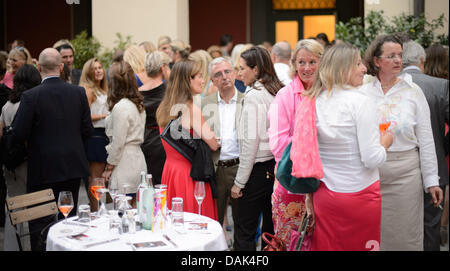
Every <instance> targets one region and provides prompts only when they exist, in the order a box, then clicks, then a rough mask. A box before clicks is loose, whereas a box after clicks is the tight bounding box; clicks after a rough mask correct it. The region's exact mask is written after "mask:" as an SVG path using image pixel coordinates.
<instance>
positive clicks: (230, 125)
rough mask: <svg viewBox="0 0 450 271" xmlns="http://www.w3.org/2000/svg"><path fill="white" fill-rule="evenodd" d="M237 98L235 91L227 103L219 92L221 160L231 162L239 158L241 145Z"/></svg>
mask: <svg viewBox="0 0 450 271" xmlns="http://www.w3.org/2000/svg"><path fill="white" fill-rule="evenodd" d="M237 96H238V95H237V90H234V96H233V97H232V98H231V99H230V102H229V103H227V102H226V101H225V100H223V99H222V98H221V97H220V92H219V91H218V92H217V101H218V107H219V119H220V136H221V138H220V139H221V148H220V157H219V160H229V159H234V158H237V157H239V145H238V141H237V134H236V103H237Z"/></svg>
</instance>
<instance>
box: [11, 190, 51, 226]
mask: <svg viewBox="0 0 450 271" xmlns="http://www.w3.org/2000/svg"><path fill="white" fill-rule="evenodd" d="M54 200H55V196H54V195H53V190H52V189H46V190H42V191H38V192H33V193H28V194H24V195H20V196H16V197H11V198H8V199H6V206H7V208H8V211H9V216H10V219H11V224H12V225H14V226H15V225H17V224H20V223H23V222H28V221H31V220H35V219H38V218H41V217H45V216H49V215H54V214H56V213H58V207H57V206H56V202H55V201H54ZM49 201H50V202H49ZM43 203H44V204H43Z"/></svg>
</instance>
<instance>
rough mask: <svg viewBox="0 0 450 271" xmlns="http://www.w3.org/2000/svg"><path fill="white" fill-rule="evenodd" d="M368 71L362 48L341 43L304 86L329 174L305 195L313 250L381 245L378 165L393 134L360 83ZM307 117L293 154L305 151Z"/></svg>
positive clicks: (374, 247) (298, 127)
mask: <svg viewBox="0 0 450 271" xmlns="http://www.w3.org/2000/svg"><path fill="white" fill-rule="evenodd" d="M366 71H367V69H366V67H365V66H364V64H363V63H362V61H361V56H360V52H359V50H358V49H357V48H356V47H353V46H351V45H348V44H344V43H343V44H339V45H336V46H334V47H332V48H330V49H328V50H327V51H326V52H325V54H324V55H323V57H322V58H321V60H320V64H319V70H318V74H317V77H316V79H315V82H314V85H313V87H312V88H311V89H310V90H307V91H304V92H303V94H304V96H305V97H304V98H303V99H307V98H309V99H310V100H311V103H312V108H314V105H315V112H316V127H317V138H318V152H319V154H320V159H321V161H322V166H323V175H324V177H323V178H322V179H321V180H320V181H321V182H320V186H319V188H318V189H317V191H316V192H314V193H311V194H307V196H306V208H307V211H308V213H309V214H310V215H312V216H313V218H314V219H313V220H314V221H315V229H314V233H313V236H312V244H311V250H344V251H348V250H357V251H362V250H371V249H379V242H380V225H381V194H380V181H379V180H380V175H379V172H378V167H379V166H380V165H382V164H383V163H384V161H385V160H386V149H387V148H388V147H389V146H390V145H391V144H392V141H393V137H392V135H391V134H389V133H384V134H381V135H380V132H379V130H378V124H377V122H376V114H375V110H374V108H375V104H374V103H373V102H372V101H371V99H370V98H369V97H367V96H366V95H365V94H364V93H363V92H361V91H360V90H359V89H358V87H359V86H361V85H362V83H363V78H364V74H365V73H366ZM314 102H315V103H314ZM372 109H373V110H372ZM298 112H300V111H298ZM313 112H314V111H313ZM302 117H307V116H300V115H299V114H297V116H296V123H295V128H294V129H295V131H294V137H293V139H292V144H293V145H292V149H291V154H292V152H297V153H301V151H300V152H299V149H300V148H301V142H298V140H297V135H300V134H299V133H304V132H307V131H302V129H304V126H302V125H301V124H300V125H299V123H301V122H299V120H301V119H302ZM313 129H314V128H313ZM297 146H299V147H297ZM291 157H292V155H291ZM294 157H295V156H294ZM292 163H293V165H295V164H298V161H296V159H293V161H292ZM293 170H294V168H293Z"/></svg>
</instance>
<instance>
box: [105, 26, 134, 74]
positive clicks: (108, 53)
mask: <svg viewBox="0 0 450 271" xmlns="http://www.w3.org/2000/svg"><path fill="white" fill-rule="evenodd" d="M116 37H117V39H116V40H115V41H114V44H115V46H114V48H113V49H108V48H105V49H104V51H103V53H102V54H101V55H100V56H99V57H98V58H99V60H100V62H101V63H102V65H103V67H105V69H108V67H109V66H111V64H112V60H113V56H114V53H115V52H116V51H117V50H119V49H121V50H124V51H125V49H126V48H127V47H128V46H129V45H131V44H132V41H131V36H126V37H125V38H124V37H123V36H122V34H120V33H116Z"/></svg>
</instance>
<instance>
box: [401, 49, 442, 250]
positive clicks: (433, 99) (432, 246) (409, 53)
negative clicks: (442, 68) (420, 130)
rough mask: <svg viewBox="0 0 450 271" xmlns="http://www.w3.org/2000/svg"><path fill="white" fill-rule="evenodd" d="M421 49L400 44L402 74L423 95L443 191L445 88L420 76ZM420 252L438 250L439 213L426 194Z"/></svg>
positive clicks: (433, 80) (430, 79)
mask: <svg viewBox="0 0 450 271" xmlns="http://www.w3.org/2000/svg"><path fill="white" fill-rule="evenodd" d="M425 58H426V54H425V50H424V49H423V47H422V46H421V45H420V44H418V43H417V42H415V41H408V42H405V43H404V44H403V60H402V62H403V68H404V69H403V72H406V73H408V74H410V75H411V76H412V79H413V82H414V83H416V84H417V85H418V86H419V87H420V88H421V89H422V91H423V93H424V94H425V98H426V99H427V102H428V105H429V107H430V117H431V129H432V130H433V138H434V145H435V147H436V156H437V161H438V169H439V177H440V179H439V186H440V187H441V189H442V190H443V191H445V186H446V185H448V169H447V163H446V160H445V124H447V125H448V123H449V89H448V80H445V79H441V78H437V77H432V76H428V75H426V74H424V73H423V71H424V63H425ZM424 208H425V212H424V242H423V244H424V250H425V251H439V250H440V226H441V216H442V210H441V209H440V208H435V207H434V206H433V203H432V201H431V196H430V194H429V193H425V194H424Z"/></svg>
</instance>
